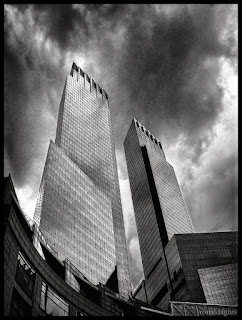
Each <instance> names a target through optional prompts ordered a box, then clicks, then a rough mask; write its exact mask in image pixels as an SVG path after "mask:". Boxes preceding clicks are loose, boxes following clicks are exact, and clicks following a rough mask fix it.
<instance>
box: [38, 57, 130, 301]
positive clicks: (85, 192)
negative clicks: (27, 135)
mask: <svg viewBox="0 0 242 320" xmlns="http://www.w3.org/2000/svg"><path fill="white" fill-rule="evenodd" d="M34 221H35V222H36V224H37V225H38V226H39V229H40V231H41V232H42V234H43V235H44V237H45V238H46V240H47V242H48V243H49V245H50V246H52V247H53V249H54V250H55V251H57V253H58V256H59V258H60V259H63V260H64V259H65V258H67V259H68V260H69V261H71V262H72V263H73V264H74V265H75V266H76V267H77V268H78V269H79V270H80V271H81V272H82V273H83V275H84V276H85V277H86V278H87V279H88V280H89V281H91V282H92V283H94V284H98V283H99V282H101V283H102V284H106V283H107V282H108V281H109V282H110V279H114V278H115V277H116V276H117V280H118V291H119V294H120V295H121V296H123V297H124V298H128V296H129V293H130V291H131V285H130V276H129V267H128V257H127V248H126V240H125V230H124V222H123V214H122V206H121V199H120V190H119V183H118V173H117V164H116V156H115V147H114V141H113V134H112V128H111V120H110V110H109V102H108V95H107V93H106V92H105V91H104V90H103V89H102V88H100V86H99V85H98V84H97V83H95V82H94V81H93V79H90V78H89V76H88V75H87V74H86V73H84V72H83V71H82V70H81V68H79V67H78V66H76V64H75V63H73V65H72V68H71V72H70V75H68V76H67V79H66V83H65V87H64V91H63V95H62V99H61V103H60V109H59V116H58V123H57V131H56V140H55V143H54V142H53V141H51V142H50V145H49V150H48V154H47V158H46V163H45V167H44V172H43V176H42V180H41V184H40V190H39V195H38V199H37V204H36V209H35V214H34Z"/></svg>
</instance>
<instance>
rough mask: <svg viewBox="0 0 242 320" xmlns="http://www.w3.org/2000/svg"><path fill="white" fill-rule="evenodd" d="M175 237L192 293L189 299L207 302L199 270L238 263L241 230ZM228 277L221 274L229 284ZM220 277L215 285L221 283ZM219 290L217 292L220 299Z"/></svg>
mask: <svg viewBox="0 0 242 320" xmlns="http://www.w3.org/2000/svg"><path fill="white" fill-rule="evenodd" d="M175 240H176V246H177V248H178V252H179V256H180V260H181V264H182V267H183V269H184V273H185V278H186V285H187V292H188V293H189V294H188V296H187V300H186V301H191V302H206V293H205V291H204V290H203V286H202V283H201V280H200V277H199V269H204V268H211V267H218V266H223V265H228V264H234V263H237V262H238V232H234V231H230V232H213V233H194V234H177V235H175ZM218 270H219V269H217V271H218ZM214 276H215V274H214ZM228 276H229V275H228V274H227V275H225V278H227V277H228ZM232 276H233V275H232ZM225 278H223V276H222V273H221V274H220V281H222V282H223V281H224V282H225V283H226V279H225ZM217 280H218V278H217ZM217 280H216V279H215V278H214V285H215V284H216V283H217V284H216V285H220V284H219V282H217ZM235 282H236V280H235ZM225 283H224V285H225ZM227 284H228V283H227ZM230 284H231V283H230ZM228 285H229V284H228ZM222 286H223V285H222ZM229 286H230V285H229ZM231 290H234V288H231ZM235 291H236V290H235ZM219 292H220V291H218V293H217V295H218V299H219V296H220V293H219ZM214 293H215V292H214Z"/></svg>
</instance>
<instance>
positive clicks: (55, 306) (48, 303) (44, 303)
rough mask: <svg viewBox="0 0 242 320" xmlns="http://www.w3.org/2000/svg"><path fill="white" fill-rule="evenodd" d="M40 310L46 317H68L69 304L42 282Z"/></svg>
mask: <svg viewBox="0 0 242 320" xmlns="http://www.w3.org/2000/svg"><path fill="white" fill-rule="evenodd" d="M40 308H41V309H42V310H44V311H45V312H46V313H47V315H48V316H68V315H69V304H68V303H67V302H66V301H65V300H64V299H62V298H61V297H60V296H59V295H58V294H57V293H55V292H54V291H53V290H52V289H51V288H50V287H49V286H48V285H47V284H46V283H45V282H43V281H42V287H41V296H40Z"/></svg>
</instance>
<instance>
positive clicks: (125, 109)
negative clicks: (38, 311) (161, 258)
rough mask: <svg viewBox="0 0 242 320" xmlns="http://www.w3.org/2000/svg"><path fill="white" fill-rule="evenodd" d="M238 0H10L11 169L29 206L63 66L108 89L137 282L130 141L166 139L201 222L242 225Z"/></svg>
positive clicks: (205, 227)
mask: <svg viewBox="0 0 242 320" xmlns="http://www.w3.org/2000/svg"><path fill="white" fill-rule="evenodd" d="M237 20H238V17H237V5H230V4H226V5H156V4H150V5H133V4H132V5H113V4H106V5H101V4H97V5H83V4H75V5H44V4H41V5H5V6H4V105H5V109H4V110H5V111H4V117H5V121H4V164H5V165H4V173H5V175H6V174H8V173H9V172H10V173H11V176H12V178H13V182H14V185H15V187H16V191H17V195H18V198H19V201H20V204H21V206H22V208H23V210H24V211H25V212H26V213H27V214H28V215H29V216H30V217H31V218H32V217H33V212H34V208H35V203H36V197H37V193H38V189H39V185H40V180H41V176H42V172H43V168H44V163H45V158H46V154H47V149H48V145H49V141H50V139H53V140H54V139H55V133H56V124H57V116H58V108H59V103H60V99H61V94H62V90H63V87H64V82H65V77H66V75H67V74H68V73H69V72H70V68H71V65H72V62H73V61H75V62H76V64H77V65H79V66H80V67H81V68H82V69H83V70H84V71H85V72H87V73H88V74H89V76H90V77H92V78H94V80H95V81H96V82H97V83H98V84H99V85H101V86H102V87H103V88H104V89H105V90H106V92H107V93H108V94H109V101H110V109H111V116H112V121H113V131H114V137H115V145H116V155H117V162H118V172H119V179H120V189H121V196H122V205H123V211H124V220H125V227H126V236H127V245H128V251H129V260H130V269H131V275H132V285H133V287H136V286H137V284H138V283H139V281H140V280H141V279H142V265H141V261H140V252H139V246H138V239H137V232H136V225H135V220H134V214H133V206H132V202H131V195H130V188H129V180H128V175H127V168H126V162H125V157H124V150H123V141H124V138H125V135H126V133H127V131H128V128H129V125H130V123H131V120H132V118H133V117H135V118H136V119H138V120H139V121H140V122H141V123H142V124H143V125H144V126H145V127H146V128H147V129H148V130H149V131H150V132H151V133H153V134H154V135H155V136H156V137H157V138H158V139H159V140H160V141H161V142H162V145H163V148H164V151H165V154H166V158H167V160H168V162H169V163H170V164H171V165H172V166H173V167H174V169H175V172H176V174H177V177H178V181H179V183H180V186H181V189H182V193H183V196H184V198H185V202H186V205H187V208H188V211H189V213H190V216H191V219H192V223H193V226H194V230H195V231H196V232H214V231H224V230H237V222H238V221H237V219H238V218H237V217H238V212H237V172H238V169H237V154H238V152H237V151H238V150H237V144H238V133H237V131H238V123H237V116H238V102H237V100H238V96H237V89H238V86H237V81H238V75H237V50H238V48H237V46H238V42H237V32H238V31H237V29H238V26H237V24H238V21H237Z"/></svg>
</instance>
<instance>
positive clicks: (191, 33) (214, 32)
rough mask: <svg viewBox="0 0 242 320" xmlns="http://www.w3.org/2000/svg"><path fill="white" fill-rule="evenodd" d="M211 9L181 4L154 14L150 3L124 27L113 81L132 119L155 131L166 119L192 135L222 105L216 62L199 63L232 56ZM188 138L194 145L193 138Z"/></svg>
mask: <svg viewBox="0 0 242 320" xmlns="http://www.w3.org/2000/svg"><path fill="white" fill-rule="evenodd" d="M215 8H216V7H213V6H202V7H198V8H197V9H196V7H195V8H194V9H193V10H188V8H187V7H186V6H184V7H181V9H180V10H178V12H177V13H176V14H174V15H173V16H167V15H166V14H163V13H161V14H160V15H159V16H158V15H156V14H154V12H153V11H154V9H153V7H152V8H151V7H149V6H146V7H143V6H141V7H140V10H137V11H138V14H137V15H136V16H135V17H134V19H133V21H132V23H130V24H129V26H128V30H127V32H126V38H125V48H124V50H123V54H122V57H123V58H122V59H121V61H120V64H119V65H120V67H119V72H118V73H117V76H118V82H119V84H121V85H123V86H124V87H125V89H126V90H125V91H126V94H127V95H128V96H129V104H130V106H133V108H134V109H135V113H136V114H137V117H139V118H141V119H140V120H141V121H143V122H144V123H145V125H146V126H147V128H148V129H149V128H150V130H152V131H155V132H154V133H156V132H157V130H158V128H159V127H160V126H161V124H162V123H165V122H166V121H169V123H170V124H174V125H175V126H176V125H178V126H179V133H181V132H184V133H186V134H187V135H188V136H189V135H195V136H196V139H197V138H199V136H200V133H201V132H202V130H203V129H208V128H209V127H210V128H211V126H212V124H213V123H214V121H215V120H216V118H217V115H218V114H219V113H220V111H221V109H222V105H221V98H222V93H223V92H222V88H221V87H220V86H219V85H218V83H217V76H218V72H217V74H214V64H215V66H216V64H217V63H218V61H216V60H214V61H213V64H212V66H209V65H208V66H207V67H206V66H205V65H204V64H205V62H206V60H208V59H211V58H214V57H215V58H216V57H221V56H230V54H231V53H230V48H231V47H230V46H229V44H226V43H225V44H224V45H222V44H221V43H220V41H219V31H220V30H218V27H219V26H220V24H221V23H222V21H221V22H219V23H218V21H216V19H215V18H216V17H215ZM204 10H205V13H204ZM215 71H216V70H215ZM120 112H121V111H120ZM177 134H178V133H177ZM190 142H191V144H192V145H193V146H195V145H196V140H195V139H194V140H191V141H190ZM198 152H199V149H198Z"/></svg>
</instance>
